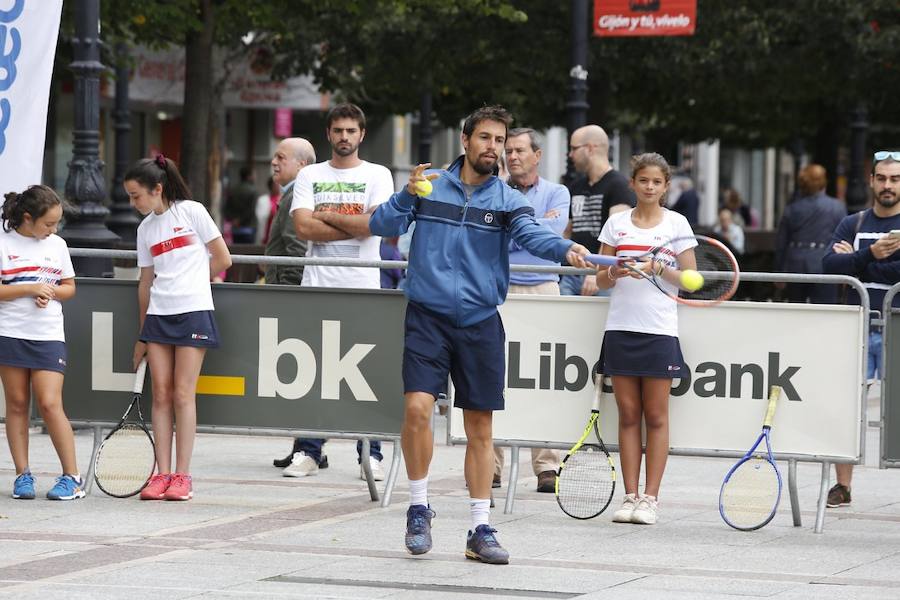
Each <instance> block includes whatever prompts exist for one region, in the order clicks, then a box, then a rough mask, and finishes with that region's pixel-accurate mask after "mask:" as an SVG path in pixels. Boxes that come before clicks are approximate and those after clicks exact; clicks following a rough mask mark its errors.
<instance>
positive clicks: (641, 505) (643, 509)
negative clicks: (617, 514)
mask: <svg viewBox="0 0 900 600" xmlns="http://www.w3.org/2000/svg"><path fill="white" fill-rule="evenodd" d="M631 522H632V523H637V524H638V525H655V524H656V497H655V496H641V499H640V500H638V503H637V506H635V507H634V512H633V513H631Z"/></svg>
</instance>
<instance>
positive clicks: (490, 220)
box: [484, 213, 494, 225]
mask: <svg viewBox="0 0 900 600" xmlns="http://www.w3.org/2000/svg"><path fill="white" fill-rule="evenodd" d="M484 222H485V223H487V224H488V225H490V224H491V223H493V222H494V213H485V214H484Z"/></svg>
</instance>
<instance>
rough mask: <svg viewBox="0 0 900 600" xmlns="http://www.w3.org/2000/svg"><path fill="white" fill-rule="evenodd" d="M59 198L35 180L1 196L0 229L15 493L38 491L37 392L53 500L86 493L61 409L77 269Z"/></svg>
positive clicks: (1, 374)
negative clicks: (32, 423) (33, 407)
mask: <svg viewBox="0 0 900 600" xmlns="http://www.w3.org/2000/svg"><path fill="white" fill-rule="evenodd" d="M62 216H63V206H62V201H61V200H60V199H59V196H57V195H56V192H54V191H53V190H52V189H50V188H49V187H47V186H44V185H33V186H31V187H29V188H28V189H27V190H25V191H24V192H22V193H21V194H17V193H15V192H10V193H9V194H6V201H5V202H4V203H3V214H2V221H3V228H2V231H0V279H2V285H0V379H2V380H3V392H4V394H5V395H6V437H7V441H8V442H9V450H10V452H11V453H12V458H13V463H14V464H15V467H16V474H17V476H16V480H15V483H14V484H13V493H12V497H13V498H22V499H32V498H34V497H35V491H34V477H33V476H32V475H31V469H29V467H28V422H29V403H30V400H31V396H32V395H34V399H35V402H37V406H38V410H40V412H41V417H42V418H43V419H44V424H45V425H46V427H47V432H48V433H49V434H50V439H51V441H52V442H53V447H54V448H56V453H57V455H58V456H59V462H60V463H61V464H62V475H60V476H59V477H58V478H57V479H56V484H55V485H54V486H53V487H52V488H51V489H50V491H48V492H47V498H49V499H50V500H74V499H76V498H83V497H84V485H83V483H82V480H81V476H80V475H79V474H78V464H77V462H76V460H75V438H74V436H73V434H72V426H71V425H70V424H69V419H68V417H66V413H65V411H64V410H63V402H62V388H63V378H64V374H65V371H66V342H65V331H64V329H63V311H62V305H61V304H60V303H61V302H63V301H65V300H68V299H69V298H71V297H72V296H74V295H75V270H74V269H73V268H72V259H71V258H70V257H69V249H68V247H67V246H66V242H65V241H64V240H63V239H62V238H61V237H59V236H57V235H56V228H57V227H58V226H59V222H60V220H61V219H62Z"/></svg>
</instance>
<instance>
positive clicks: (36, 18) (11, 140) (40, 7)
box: [0, 0, 62, 193]
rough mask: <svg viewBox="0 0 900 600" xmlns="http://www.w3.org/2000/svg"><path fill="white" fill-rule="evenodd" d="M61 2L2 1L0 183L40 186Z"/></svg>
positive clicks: (12, 188) (17, 188) (16, 187)
mask: <svg viewBox="0 0 900 600" xmlns="http://www.w3.org/2000/svg"><path fill="white" fill-rule="evenodd" d="M61 12H62V0H0V181H2V182H3V190H2V192H3V193H6V192H21V191H23V190H24V189H25V188H27V187H28V186H29V185H34V184H37V183H41V171H42V167H43V163H44V135H45V132H46V128H47V103H48V99H49V93H50V75H51V74H52V72H53V57H54V56H55V55H56V37H57V35H58V33H59V19H60V14H61Z"/></svg>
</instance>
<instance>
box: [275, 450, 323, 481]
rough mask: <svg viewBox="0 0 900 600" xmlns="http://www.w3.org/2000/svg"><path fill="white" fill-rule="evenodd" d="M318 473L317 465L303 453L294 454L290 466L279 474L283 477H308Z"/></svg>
mask: <svg viewBox="0 0 900 600" xmlns="http://www.w3.org/2000/svg"><path fill="white" fill-rule="evenodd" d="M318 472H319V464H318V463H317V462H316V461H315V460H313V459H312V457H310V456H307V455H306V454H304V453H303V452H294V456H293V458H291V464H289V465H288V466H286V467H285V468H284V471H282V472H281V474H282V475H284V476H285V477H308V476H309V475H315V474H316V473H318Z"/></svg>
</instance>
